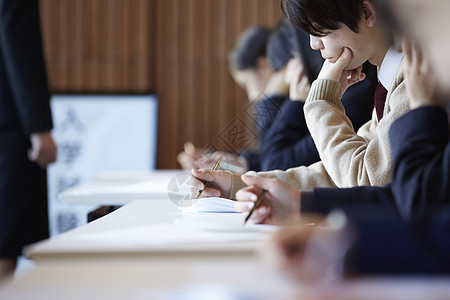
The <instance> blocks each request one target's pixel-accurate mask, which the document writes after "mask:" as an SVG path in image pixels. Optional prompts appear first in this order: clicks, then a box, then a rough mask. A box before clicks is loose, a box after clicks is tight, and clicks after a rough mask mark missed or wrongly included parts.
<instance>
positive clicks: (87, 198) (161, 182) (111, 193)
mask: <svg viewBox="0 0 450 300" xmlns="http://www.w3.org/2000/svg"><path fill="white" fill-rule="evenodd" d="M182 173H185V171H183V170H155V171H150V172H107V173H102V174H99V175H98V176H96V177H95V178H94V179H93V180H91V181H89V182H87V183H84V184H80V185H78V186H75V187H73V188H70V189H68V190H66V191H64V192H62V193H60V194H59V195H58V198H59V199H60V200H61V201H63V202H65V203H68V204H96V205H124V204H127V203H130V202H131V201H133V200H137V199H147V200H151V199H161V198H167V197H168V196H167V186H168V184H169V182H170V180H172V179H173V178H174V177H175V176H176V175H179V174H182Z"/></svg>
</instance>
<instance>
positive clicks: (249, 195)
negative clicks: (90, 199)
mask: <svg viewBox="0 0 450 300" xmlns="http://www.w3.org/2000/svg"><path fill="white" fill-rule="evenodd" d="M241 178H242V181H244V183H246V184H247V185H248V186H247V187H245V188H243V189H241V190H239V191H238V192H237V193H236V199H237V200H238V201H237V203H236V205H235V209H236V211H238V212H247V211H250V213H249V214H248V215H247V220H248V219H251V220H252V222H253V223H263V224H273V225H293V224H295V223H297V222H299V221H300V198H301V193H300V191H298V190H296V189H294V188H292V187H290V186H289V185H287V184H285V183H283V182H281V181H280V180H278V179H273V178H264V177H258V176H256V174H255V175H253V176H252V175H251V173H250V174H249V175H242V177H241Z"/></svg>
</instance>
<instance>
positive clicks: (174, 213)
mask: <svg viewBox="0 0 450 300" xmlns="http://www.w3.org/2000/svg"><path fill="white" fill-rule="evenodd" d="M244 217H245V214H183V213H182V212H181V211H180V209H179V208H178V207H176V206H175V205H174V204H173V203H172V202H170V200H167V199H166V200H152V201H147V200H137V201H134V202H132V203H130V204H127V205H125V206H124V207H122V208H120V209H118V210H116V211H115V212H113V213H111V214H109V215H107V216H105V217H103V218H100V219H98V220H96V221H94V222H92V223H89V224H87V225H85V226H82V227H80V228H77V229H74V230H72V231H69V232H67V233H65V234H61V235H59V236H56V237H54V238H52V239H49V240H45V241H42V242H39V243H37V244H34V245H31V246H29V247H26V248H25V253H26V254H27V255H28V256H29V257H30V258H31V259H34V260H36V261H37V262H38V263H39V262H41V261H48V260H67V259H72V258H80V257H84V258H86V257H89V258H95V259H102V258H104V257H112V256H114V257H130V256H135V257H146V258H147V259H151V258H154V257H157V258H158V259H160V257H161V256H168V255H169V256H178V255H186V254H190V255H210V256H211V255H220V256H223V255H224V254H227V255H232V256H241V257H253V256H255V253H257V251H258V249H259V247H260V245H261V243H263V242H264V240H265V239H266V238H267V237H268V235H269V233H270V232H267V230H266V228H265V227H264V226H263V225H259V226H263V227H258V228H252V227H250V228H249V229H247V230H245V228H243V231H242V232H235V231H231V232H229V231H226V230H224V231H220V230H219V231H217V230H214V231H211V230H205V228H206V229H207V228H208V225H209V224H223V225H224V226H223V228H227V227H228V225H229V224H239V226H240V224H242V222H243V219H244ZM246 228H248V227H246ZM259 229H261V230H259ZM269 229H271V228H269ZM180 253H181V254H180ZM199 253H200V254H199Z"/></svg>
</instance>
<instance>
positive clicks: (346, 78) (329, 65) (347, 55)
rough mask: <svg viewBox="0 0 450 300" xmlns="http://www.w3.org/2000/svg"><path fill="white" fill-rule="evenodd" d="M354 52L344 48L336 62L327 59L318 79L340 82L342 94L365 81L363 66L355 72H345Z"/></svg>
mask: <svg viewBox="0 0 450 300" xmlns="http://www.w3.org/2000/svg"><path fill="white" fill-rule="evenodd" d="M352 56H353V55H352V51H351V50H350V49H349V48H347V47H344V49H343V51H342V53H341V56H339V58H338V59H337V60H336V61H331V60H330V59H326V60H325V62H324V63H323V66H322V69H321V70H320V73H319V76H318V79H328V80H333V81H337V82H339V84H340V85H341V89H342V93H344V92H345V91H346V90H347V89H348V88H349V87H350V86H352V85H354V84H356V83H358V82H360V81H363V80H364V79H365V78H366V75H365V74H364V73H362V66H359V67H358V68H356V69H354V70H345V68H346V67H347V66H348V64H349V63H350V61H351V59H352Z"/></svg>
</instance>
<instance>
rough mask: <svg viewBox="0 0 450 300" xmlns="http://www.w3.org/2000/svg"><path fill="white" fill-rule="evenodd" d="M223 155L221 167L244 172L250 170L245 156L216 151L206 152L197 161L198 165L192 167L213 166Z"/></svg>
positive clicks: (235, 171)
mask: <svg viewBox="0 0 450 300" xmlns="http://www.w3.org/2000/svg"><path fill="white" fill-rule="evenodd" d="M220 157H222V160H221V162H220V165H219V169H222V170H228V171H231V172H234V173H239V174H242V173H244V172H246V171H247V170H248V164H247V161H246V160H245V158H244V157H241V156H238V155H236V154H234V153H226V152H225V153H224V152H221V151H216V152H212V153H205V154H204V155H203V156H202V157H201V158H200V159H198V160H197V162H196V167H195V168H191V169H208V168H211V166H213V165H214V164H215V163H216V161H217V160H218V159H219V158H220Z"/></svg>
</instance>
